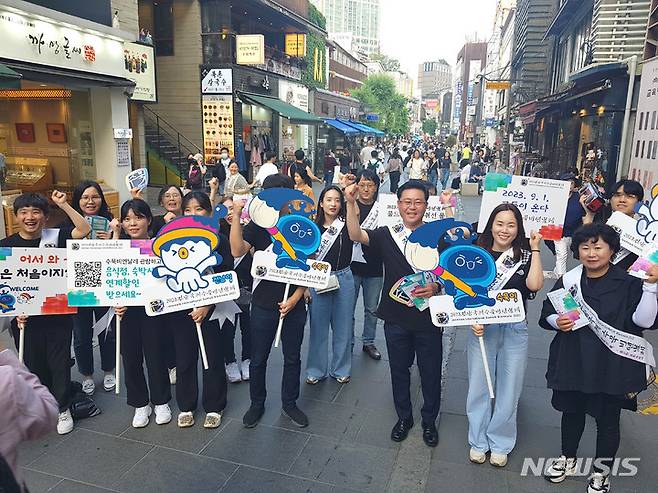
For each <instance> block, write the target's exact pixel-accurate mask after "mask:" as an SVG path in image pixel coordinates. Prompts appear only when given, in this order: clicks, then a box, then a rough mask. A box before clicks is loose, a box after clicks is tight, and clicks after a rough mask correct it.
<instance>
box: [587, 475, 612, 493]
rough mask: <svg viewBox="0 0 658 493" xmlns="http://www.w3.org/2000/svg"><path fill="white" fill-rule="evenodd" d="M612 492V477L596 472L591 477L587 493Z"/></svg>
mask: <svg viewBox="0 0 658 493" xmlns="http://www.w3.org/2000/svg"><path fill="white" fill-rule="evenodd" d="M609 491H610V476H604V475H603V474H601V473H600V472H595V473H594V474H592V475H591V476H590V477H589V484H588V485H587V493H608V492H609Z"/></svg>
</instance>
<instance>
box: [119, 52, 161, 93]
mask: <svg viewBox="0 0 658 493" xmlns="http://www.w3.org/2000/svg"><path fill="white" fill-rule="evenodd" d="M123 64H124V67H125V73H124V77H125V78H126V79H128V80H131V81H133V82H134V83H135V90H134V91H133V95H132V96H131V97H130V99H132V100H133V101H145V102H150V103H155V102H156V101H157V99H158V98H157V92H156V86H155V55H154V51H153V46H146V45H143V44H140V43H124V44H123Z"/></svg>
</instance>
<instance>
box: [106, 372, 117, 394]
mask: <svg viewBox="0 0 658 493" xmlns="http://www.w3.org/2000/svg"><path fill="white" fill-rule="evenodd" d="M116 386H117V379H116V377H115V376H114V373H108V374H107V375H105V376H104V377H103V390H104V391H105V392H111V391H113V390H114V388H115V387H116Z"/></svg>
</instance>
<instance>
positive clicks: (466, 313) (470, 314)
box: [430, 289, 525, 327]
mask: <svg viewBox="0 0 658 493" xmlns="http://www.w3.org/2000/svg"><path fill="white" fill-rule="evenodd" d="M489 297H490V298H491V299H492V300H494V301H495V303H494V304H493V305H484V306H478V307H474V308H470V307H466V308H461V309H459V308H456V307H455V302H454V298H453V297H452V296H445V295H444V296H432V297H431V298H430V315H431V316H432V323H433V324H434V325H436V326H437V327H455V326H459V325H473V324H508V323H513V322H522V321H523V320H525V308H524V306H523V298H522V297H521V293H520V292H519V291H518V290H516V289H505V290H502V291H491V292H490V293H489Z"/></svg>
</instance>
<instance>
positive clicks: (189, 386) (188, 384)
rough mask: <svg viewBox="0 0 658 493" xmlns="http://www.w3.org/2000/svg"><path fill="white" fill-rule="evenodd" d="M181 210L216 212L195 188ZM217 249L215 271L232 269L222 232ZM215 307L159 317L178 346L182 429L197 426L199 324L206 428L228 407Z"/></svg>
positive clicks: (214, 424)
mask: <svg viewBox="0 0 658 493" xmlns="http://www.w3.org/2000/svg"><path fill="white" fill-rule="evenodd" d="M182 209H183V215H184V216H206V217H210V216H212V214H213V207H212V205H211V203H210V198H209V197H208V195H207V194H206V193H205V192H200V191H196V190H195V191H191V192H189V193H188V194H187V195H185V198H184V199H183V204H182ZM218 226H219V225H218ZM217 251H218V252H219V254H220V255H221V257H222V263H221V265H218V266H215V267H214V268H213V270H214V271H215V272H223V271H229V270H233V257H232V256H231V251H230V246H229V243H228V238H227V237H226V236H224V235H221V234H220V240H219V244H218V246H217ZM214 308H215V307H214V305H211V306H202V307H198V308H195V309H193V310H191V311H189V310H183V311H178V312H174V313H170V314H166V315H162V316H161V317H160V318H161V320H162V321H163V322H164V323H165V324H166V325H169V329H170V331H171V333H172V335H173V338H174V346H175V349H176V379H177V382H176V402H177V403H178V409H179V410H180V413H179V414H178V426H179V427H180V428H188V427H190V426H193V425H194V412H195V411H196V408H197V401H198V396H199V382H198V370H197V366H198V361H199V340H198V336H197V332H196V324H197V323H198V324H201V332H202V334H203V339H204V345H205V348H206V354H207V357H208V369H207V370H206V369H204V370H203V384H202V385H203V390H202V402H203V408H204V410H205V411H206V417H205V420H204V423H203V427H204V428H217V427H219V425H220V423H221V419H222V412H223V411H224V408H225V407H226V373H225V370H224V354H223V348H222V340H221V334H220V327H219V323H218V321H217V320H212V321H211V320H209V318H210V315H212V313H213V310H214ZM165 317H166V318H165Z"/></svg>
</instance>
